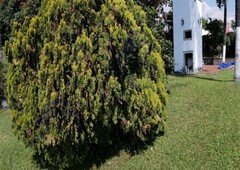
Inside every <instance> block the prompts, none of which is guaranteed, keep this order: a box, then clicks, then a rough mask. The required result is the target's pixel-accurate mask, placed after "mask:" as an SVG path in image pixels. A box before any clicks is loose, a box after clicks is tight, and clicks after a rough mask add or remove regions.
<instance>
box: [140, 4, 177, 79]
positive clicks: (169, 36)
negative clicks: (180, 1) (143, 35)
mask: <svg viewBox="0 0 240 170" xmlns="http://www.w3.org/2000/svg"><path fill="white" fill-rule="evenodd" d="M136 2H137V4H138V5H140V6H141V7H142V8H143V10H144V11H145V12H146V15H147V25H148V27H149V28H151V30H152V32H153V35H154V36H155V37H156V39H157V41H158V43H159V44H161V45H162V46H161V47H162V50H161V54H162V58H163V61H164V68H165V71H166V73H168V74H170V73H172V72H173V71H174V64H175V63H174V56H173V45H172V42H173V30H172V29H171V30H170V31H169V33H166V32H165V31H164V27H165V25H166V23H164V22H163V23H162V22H161V23H159V24H156V22H155V19H156V18H159V16H158V14H157V10H156V6H159V5H160V6H161V5H163V4H165V5H166V4H170V3H171V2H172V1H170V0H162V1H161V0H157V1H144V0H136ZM154 4H155V5H154ZM156 4H157V5H156ZM164 17H165V20H168V21H169V20H172V12H171V11H170V12H169V13H168V14H166V15H165V16H164ZM167 24H169V23H167ZM171 24H172V23H171ZM172 26H173V24H172Z"/></svg>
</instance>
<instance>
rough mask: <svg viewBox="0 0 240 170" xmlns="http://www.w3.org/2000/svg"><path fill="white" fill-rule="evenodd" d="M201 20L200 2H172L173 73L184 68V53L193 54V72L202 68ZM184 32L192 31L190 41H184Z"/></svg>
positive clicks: (189, 0) (181, 0)
mask: <svg viewBox="0 0 240 170" xmlns="http://www.w3.org/2000/svg"><path fill="white" fill-rule="evenodd" d="M201 18H202V1H201V0H173V24H174V59H175V71H182V69H183V68H184V66H185V57H184V53H187V52H192V53H193V72H194V73H196V72H198V71H199V70H200V69H201V68H202V22H201ZM183 22H184V23H183ZM185 30H192V39H189V40H184V31H185Z"/></svg>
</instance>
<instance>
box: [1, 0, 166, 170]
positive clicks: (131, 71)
mask: <svg viewBox="0 0 240 170" xmlns="http://www.w3.org/2000/svg"><path fill="white" fill-rule="evenodd" d="M145 21H146V15H145V13H144V12H143V11H142V9H141V7H140V6H138V5H136V4H135V2H134V1H133V0H128V1H125V0H112V1H108V0H97V1H96V0H74V1H72V0H70V1H66V0H43V1H42V2H41V7H40V9H39V12H38V14H37V15H36V16H35V17H33V18H32V19H29V17H26V18H25V21H24V22H23V24H19V23H14V25H13V31H12V36H13V38H12V39H10V41H9V42H7V43H6V46H5V51H6V54H7V56H8V60H9V62H10V66H9V72H8V76H7V91H8V102H9V104H10V107H11V108H12V117H13V120H12V121H13V128H14V130H15V132H16V133H17V135H18V136H19V137H20V139H22V140H23V141H24V142H25V143H26V144H27V145H30V146H32V147H33V148H34V149H35V150H36V152H37V153H38V154H39V155H40V156H43V158H44V159H45V161H47V162H48V163H49V164H51V165H54V166H57V167H60V168H65V167H69V166H71V165H73V164H75V163H79V162H82V161H84V160H85V158H86V157H87V156H88V155H89V154H90V153H91V152H92V151H93V149H94V148H98V147H103V146H108V145H113V144H115V143H116V142H118V140H121V139H122V137H124V138H129V139H130V141H131V143H132V144H134V143H137V142H139V141H140V142H144V141H148V140H150V139H152V138H153V137H155V136H156V135H158V134H159V133H160V132H162V131H163V130H164V122H165V117H166V109H165V105H166V92H165V85H164V84H165V71H164V67H163V61H162V58H161V56H160V50H161V48H160V45H159V44H158V42H157V40H156V39H155V37H154V36H153V34H152V32H151V30H150V29H149V28H148V27H147V25H146V22H145Z"/></svg>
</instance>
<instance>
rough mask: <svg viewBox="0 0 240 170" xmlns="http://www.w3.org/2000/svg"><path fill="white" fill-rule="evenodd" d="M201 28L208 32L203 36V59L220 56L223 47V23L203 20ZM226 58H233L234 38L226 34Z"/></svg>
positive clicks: (232, 34) (231, 34)
mask: <svg viewBox="0 0 240 170" xmlns="http://www.w3.org/2000/svg"><path fill="white" fill-rule="evenodd" d="M203 28H204V29H205V30H207V31H209V34H208V35H204V36H203V53H204V56H205V57H213V56H220V54H221V51H222V45H223V21H222V20H217V19H215V20H212V19H208V20H206V19H203ZM226 45H227V53H226V54H227V57H235V52H234V48H235V36H234V33H228V34H227V43H226Z"/></svg>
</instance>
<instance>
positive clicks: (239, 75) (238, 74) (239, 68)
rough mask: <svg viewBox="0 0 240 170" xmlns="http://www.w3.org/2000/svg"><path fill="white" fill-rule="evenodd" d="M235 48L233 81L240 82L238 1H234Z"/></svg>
mask: <svg viewBox="0 0 240 170" xmlns="http://www.w3.org/2000/svg"><path fill="white" fill-rule="evenodd" d="M235 2H236V4H235V5H236V11H235V13H236V47H235V54H236V59H235V71H234V80H235V82H240V0H236V1H235Z"/></svg>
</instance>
